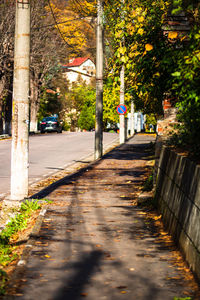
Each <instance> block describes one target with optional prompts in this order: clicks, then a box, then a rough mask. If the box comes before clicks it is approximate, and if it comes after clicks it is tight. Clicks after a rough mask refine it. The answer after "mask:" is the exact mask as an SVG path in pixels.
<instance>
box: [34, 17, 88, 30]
mask: <svg viewBox="0 0 200 300" xmlns="http://www.w3.org/2000/svg"><path fill="white" fill-rule="evenodd" d="M82 19H85V17H81V18H75V19H71V20H67V21H63V22H56V25H59V24H65V23H70V22H73V21H77V20H82ZM53 26H55V23H54V24H49V25H43V26H41V27H33V28H32V29H33V30H37V29H42V28H46V27H53Z"/></svg>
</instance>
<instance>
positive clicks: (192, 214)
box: [155, 143, 200, 279]
mask: <svg viewBox="0 0 200 300" xmlns="http://www.w3.org/2000/svg"><path fill="white" fill-rule="evenodd" d="M156 153H157V154H156V155H157V158H158V157H160V158H159V159H157V164H155V165H156V170H155V173H156V188H155V198H156V200H157V203H158V208H159V210H160V212H161V214H162V217H163V222H164V224H165V226H166V229H167V230H168V231H169V233H170V234H171V235H172V236H173V238H174V240H175V241H176V243H177V244H178V245H179V247H180V249H181V251H182V253H183V255H184V256H185V259H186V261H187V262H188V264H189V266H190V267H191V269H192V270H193V271H194V272H195V273H196V275H197V277H198V278H199V279H200V165H196V164H195V163H193V162H191V161H190V160H189V159H188V158H186V157H184V156H181V155H179V154H177V153H175V152H174V151H172V150H170V149H169V148H167V147H166V146H164V145H161V143H158V144H157V149H156ZM159 153H160V155H159Z"/></svg>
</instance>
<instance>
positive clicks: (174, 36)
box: [168, 31, 178, 39]
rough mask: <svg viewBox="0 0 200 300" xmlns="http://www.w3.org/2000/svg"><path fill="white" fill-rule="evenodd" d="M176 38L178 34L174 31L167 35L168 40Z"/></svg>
mask: <svg viewBox="0 0 200 300" xmlns="http://www.w3.org/2000/svg"><path fill="white" fill-rule="evenodd" d="M177 36H178V32H176V31H170V32H169V33H168V38H169V39H176V38H177Z"/></svg>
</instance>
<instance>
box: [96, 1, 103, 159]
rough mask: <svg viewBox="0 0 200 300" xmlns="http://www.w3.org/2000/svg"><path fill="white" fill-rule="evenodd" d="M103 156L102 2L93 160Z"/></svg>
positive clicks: (99, 8) (98, 15) (97, 50)
mask: <svg viewBox="0 0 200 300" xmlns="http://www.w3.org/2000/svg"><path fill="white" fill-rule="evenodd" d="M102 155H103V1H102V0H98V1H97V36H96V123H95V159H98V158H100V157H102Z"/></svg>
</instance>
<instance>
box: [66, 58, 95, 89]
mask: <svg viewBox="0 0 200 300" xmlns="http://www.w3.org/2000/svg"><path fill="white" fill-rule="evenodd" d="M62 68H63V74H64V77H65V78H66V79H67V80H68V81H69V83H70V84H72V83H73V82H76V81H77V80H78V78H80V77H81V78H82V79H83V80H84V81H85V83H86V84H90V82H91V79H92V78H94V77H95V72H96V70H95V64H94V63H93V61H92V60H91V59H90V58H89V57H77V58H72V59H70V61H69V63H68V64H67V65H63V66H62Z"/></svg>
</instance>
